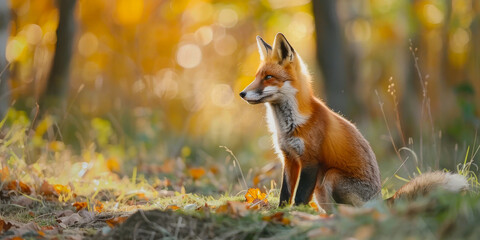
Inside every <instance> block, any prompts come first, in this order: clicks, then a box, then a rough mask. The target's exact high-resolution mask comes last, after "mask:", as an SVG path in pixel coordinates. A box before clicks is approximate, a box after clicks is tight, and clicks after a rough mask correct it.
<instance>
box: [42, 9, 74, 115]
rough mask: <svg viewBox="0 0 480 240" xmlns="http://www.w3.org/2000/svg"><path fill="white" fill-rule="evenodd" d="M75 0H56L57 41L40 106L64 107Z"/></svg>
mask: <svg viewBox="0 0 480 240" xmlns="http://www.w3.org/2000/svg"><path fill="white" fill-rule="evenodd" d="M75 4H76V0H57V6H58V9H59V13H60V17H59V22H58V28H57V43H56V44H55V55H54V57H53V64H52V69H51V70H50V76H49V78H48V80H47V86H46V92H45V94H44V96H43V97H42V99H41V105H40V108H41V109H42V108H43V110H45V109H50V108H58V107H60V108H61V109H62V108H65V107H66V106H65V102H66V101H64V100H65V99H64V98H65V97H66V95H67V94H68V90H69V87H70V81H69V73H70V60H71V57H72V45H73V36H74V33H75V28H76V27H75V19H74V10H75Z"/></svg>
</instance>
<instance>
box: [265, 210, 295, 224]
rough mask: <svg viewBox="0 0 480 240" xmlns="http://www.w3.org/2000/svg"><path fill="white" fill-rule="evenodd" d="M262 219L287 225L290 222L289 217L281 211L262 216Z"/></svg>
mask: <svg viewBox="0 0 480 240" xmlns="http://www.w3.org/2000/svg"><path fill="white" fill-rule="evenodd" d="M262 220H263V221H266V222H275V223H281V224H283V225H289V224H290V219H288V218H286V217H285V213H283V212H277V213H274V214H272V215H269V216H264V217H262Z"/></svg>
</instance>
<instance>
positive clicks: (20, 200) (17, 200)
mask: <svg viewBox="0 0 480 240" xmlns="http://www.w3.org/2000/svg"><path fill="white" fill-rule="evenodd" d="M12 203H14V204H17V205H20V206H23V207H29V206H30V205H32V204H33V200H32V199H31V198H29V197H26V196H23V195H20V196H15V197H12Z"/></svg>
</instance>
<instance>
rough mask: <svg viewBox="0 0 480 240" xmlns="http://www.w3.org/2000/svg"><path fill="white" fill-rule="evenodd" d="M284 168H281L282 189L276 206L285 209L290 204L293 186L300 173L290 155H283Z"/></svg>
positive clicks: (293, 190) (298, 167) (297, 165)
mask: <svg viewBox="0 0 480 240" xmlns="http://www.w3.org/2000/svg"><path fill="white" fill-rule="evenodd" d="M284 156H285V160H284V166H283V179H282V187H281V190H280V201H279V204H278V206H279V207H285V206H288V205H290V204H291V203H292V198H293V196H294V192H295V186H296V185H297V181H298V175H299V173H300V165H299V163H298V162H297V161H296V160H295V159H292V158H291V156H290V155H288V154H285V153H284Z"/></svg>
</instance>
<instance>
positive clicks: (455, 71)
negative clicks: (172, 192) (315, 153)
mask: <svg viewBox="0 0 480 240" xmlns="http://www.w3.org/2000/svg"><path fill="white" fill-rule="evenodd" d="M321 2H322V1H319V3H318V4H319V5H322V3H321ZM447 3H448V4H447ZM4 5H5V4H4ZM320 7H322V6H320ZM7 8H8V9H10V10H11V11H10V18H9V20H7V21H8V22H9V23H10V25H9V28H8V29H5V30H4V31H9V37H8V41H6V42H1V43H0V44H4V45H5V46H1V47H5V49H6V51H5V56H6V59H7V65H6V67H5V66H2V69H3V68H6V69H7V71H8V78H6V79H5V78H4V76H7V75H4V76H2V81H7V82H8V83H9V85H10V89H9V91H10V93H11V96H10V97H9V98H7V97H4V96H3V95H4V93H0V94H2V96H0V98H1V100H0V101H4V102H5V101H8V102H9V103H11V104H10V105H11V106H12V108H11V111H10V112H9V114H8V118H7V120H8V121H7V123H8V124H10V126H14V125H15V124H16V123H19V122H20V121H24V126H29V124H28V123H31V122H32V121H33V119H35V124H34V125H35V126H36V127H34V128H33V129H29V128H28V127H27V130H29V131H30V135H28V137H25V139H26V140H25V139H24V140H25V141H24V142H19V143H18V144H19V145H18V146H16V148H11V149H14V151H13V153H12V152H11V151H4V152H2V156H0V160H1V161H2V164H3V165H8V166H10V167H11V168H14V167H19V166H23V167H25V166H26V165H30V166H32V167H31V168H29V169H30V171H35V172H36V173H38V174H40V175H42V176H56V178H58V179H59V181H64V182H68V181H71V180H72V176H73V178H78V179H84V178H86V175H85V174H91V177H92V178H97V177H100V176H104V175H108V176H115V177H113V178H122V177H124V176H130V177H131V175H132V172H135V174H138V176H139V177H142V178H145V179H146V181H148V182H149V183H151V184H164V185H165V186H167V185H171V186H167V187H170V188H173V189H180V188H181V187H182V186H184V187H185V188H187V190H189V191H194V192H195V191H206V192H220V193H222V192H225V191H232V192H236V191H238V190H240V189H244V186H243V185H242V183H241V182H240V183H239V179H241V174H240V171H239V170H238V166H237V165H238V164H237V163H234V157H233V156H232V155H231V154H230V153H229V152H227V151H225V149H224V148H220V146H226V147H228V148H229V149H231V150H232V152H233V154H235V156H236V158H237V159H238V161H239V163H240V167H241V169H242V170H243V174H244V175H245V177H246V180H247V185H250V186H253V185H256V186H259V187H262V186H265V187H266V188H270V187H271V184H272V182H271V180H274V181H275V182H277V183H278V181H279V176H280V174H279V173H280V168H281V167H280V166H279V164H278V163H279V161H278V160H277V159H276V157H275V155H274V153H273V150H272V142H271V138H270V134H269V132H268V131H267V127H266V124H265V117H264V107H263V106H261V105H256V106H252V105H248V104H247V103H245V102H244V101H242V100H241V99H240V98H239V97H238V93H239V92H240V91H241V90H242V89H243V88H244V87H245V86H247V85H248V84H249V83H250V81H252V80H253V78H254V75H255V71H256V69H257V66H258V63H259V55H258V52H257V47H256V41H255V36H256V35H260V36H262V37H263V38H264V39H265V40H266V41H267V42H269V43H272V42H273V38H274V36H275V34H276V33H277V32H282V33H284V34H285V36H286V37H287V39H288V40H289V42H290V43H291V44H292V46H293V47H294V48H295V50H296V51H297V52H298V53H299V54H300V56H302V58H303V59H304V61H305V62H306V63H307V64H308V66H309V69H310V71H311V72H312V74H313V75H314V79H315V81H314V87H315V92H316V94H317V96H319V97H321V98H322V99H325V100H327V103H328V104H330V105H331V106H336V103H335V102H329V101H328V99H327V98H328V96H329V92H328V89H329V88H328V86H330V85H329V84H331V82H329V81H331V80H326V79H325V77H324V74H323V73H324V72H325V70H324V69H322V68H321V65H320V64H319V61H318V59H319V56H318V55H317V47H318V42H317V41H316V39H317V38H318V37H319V36H317V33H318V34H320V33H319V32H318V31H316V19H320V18H322V16H319V15H316V14H318V12H315V11H314V8H313V6H312V3H311V2H310V1H309V0H299V1H287V0H262V1H240V0H238V1H209V0H192V1H178V0H176V1H173V0H162V1H158V0H135V1H132V0H118V1H113V0H78V1H77V2H76V5H75V8H74V14H73V17H74V18H73V19H74V21H75V28H72V29H74V31H73V32H72V34H71V38H72V39H73V40H72V42H73V44H72V55H71V62H70V69H69V72H68V75H67V76H68V79H62V81H67V86H68V91H67V93H65V94H64V96H63V97H64V98H62V99H65V100H61V99H60V100H58V99H57V103H58V104H57V106H56V108H53V110H52V109H50V110H49V111H46V112H45V113H43V112H42V111H43V110H44V109H45V108H44V106H42V104H40V108H39V109H40V110H39V112H40V113H41V114H39V117H38V119H37V118H35V113H36V112H37V110H36V103H37V102H41V100H42V98H44V97H45V96H46V95H48V94H49V91H48V88H49V87H50V88H55V86H49V85H48V84H47V82H48V79H49V74H51V68H52V62H53V59H54V54H55V48H56V43H57V32H56V31H57V26H58V24H59V15H60V14H59V8H58V7H57V5H56V2H55V1H53V0H43V1H38V0H37V1H35V0H11V1H8V2H7V5H6V6H3V9H2V10H3V11H5V10H6V9H7ZM323 8H327V10H329V9H328V6H323ZM330 10H331V11H332V12H333V13H336V16H335V17H336V18H337V20H338V29H337V30H338V31H339V34H340V36H341V40H342V41H341V48H342V52H340V53H338V54H337V53H333V54H337V55H338V56H340V57H341V58H343V59H345V65H344V68H343V69H341V70H340V71H343V72H345V73H347V76H348V81H347V88H345V89H341V91H339V92H337V93H336V94H340V96H341V97H342V98H344V99H346V101H347V102H346V103H345V105H346V106H348V107H347V108H344V109H334V110H336V111H340V112H341V113H342V114H343V115H344V116H345V117H346V118H347V119H350V120H352V121H353V122H355V123H356V124H357V125H358V126H359V128H360V130H361V132H362V133H363V134H364V135H365V136H366V138H367V139H368V140H369V141H370V142H371V144H372V147H373V148H374V151H375V152H376V154H377V158H378V161H379V164H380V166H381V169H382V177H383V178H386V177H391V175H392V174H393V172H394V171H395V170H396V169H397V168H398V167H399V166H400V163H401V161H400V160H399V159H398V158H397V155H396V154H395V151H394V147H393V146H392V142H391V140H390V134H389V130H388V129H387V126H389V129H390V132H391V136H392V138H393V141H394V143H395V144H396V145H395V147H396V148H397V149H400V148H401V147H409V148H411V149H412V150H414V151H415V152H416V154H417V156H416V157H417V159H418V160H419V161H420V160H421V161H422V162H421V165H420V166H421V167H422V170H428V169H432V168H433V169H437V168H440V169H442V168H448V169H451V170H455V168H456V165H457V164H458V163H459V162H460V161H463V158H464V157H465V154H466V149H467V148H468V146H469V145H473V144H474V143H473V141H474V138H475V136H476V130H477V128H478V126H479V124H480V121H479V111H480V94H479V92H480V17H479V16H480V14H479V13H480V2H479V1H475V0H453V1H440V0H431V1H427V0H425V1H420V0H415V1H400V0H370V1H353V2H352V1H345V0H342V1H336V8H335V6H334V8H333V9H330ZM334 15H335V14H334ZM6 19H7V18H3V19H2V21H5V20H6ZM322 32H323V33H328V31H327V30H325V31H322ZM324 47H326V48H328V46H324ZM412 52H413V53H415V56H416V58H417V60H418V64H417V65H415V61H414V59H415V57H413V56H412ZM325 54H327V53H325ZM328 54H332V53H328ZM416 66H417V67H418V68H419V71H418V70H417V69H416ZM419 75H420V76H421V77H422V79H423V80H422V81H424V82H422V81H421V80H420V79H419ZM421 83H424V84H425V86H426V89H427V95H426V96H427V97H426V98H424V97H423V96H424V95H423V91H422V87H421V85H422V84H421ZM375 92H377V93H378V96H377V94H376V93H375ZM342 94H343V95H342ZM422 101H424V102H423V103H422ZM379 103H384V104H383V105H382V106H383V109H384V113H385V116H386V122H387V124H386V123H385V121H384V118H383V114H382V111H381V109H382V108H381V104H379ZM397 104H398V105H397ZM422 106H424V107H422ZM14 109H15V110H14ZM395 109H398V112H397V111H396V110H395ZM397 114H398V115H397ZM397 116H399V117H397ZM398 119H400V120H398ZM399 126H400V127H399ZM23 143H25V144H26V146H28V149H29V150H24V148H23ZM20 145H22V146H20ZM15 153H16V155H18V159H17V160H12V158H14V157H12V156H13V154H15ZM401 155H402V157H403V158H406V157H409V156H410V158H411V159H413V157H412V155H411V154H410V153H409V152H408V151H401ZM412 161H413V160H412ZM52 165H53V166H56V167H54V168H52V167H50V166H52ZM406 166H407V168H405V169H403V170H402V171H401V172H399V174H400V175H402V176H403V177H408V176H409V175H410V174H412V173H413V172H415V171H416V170H415V166H417V165H416V164H415V163H413V162H412V164H410V165H409V164H407V165H406ZM31 169H34V170H31ZM65 169H68V171H65ZM87 170H88V171H87ZM192 170H194V171H192ZM195 170H197V171H200V172H201V173H202V174H200V175H201V176H202V177H196V175H195V174H196V173H198V172H196V171H195ZM202 171H204V172H202ZM18 174H19V175H22V174H23V175H29V173H28V171H27V172H19V173H18ZM197 178H198V179H197ZM192 179H193V180H192ZM166 180H169V181H171V182H172V183H166V182H162V181H166ZM198 181H203V183H208V184H198ZM394 181H398V180H394ZM390 183H391V184H394V182H390ZM205 185H207V186H209V187H205ZM274 185H275V184H274ZM212 189H213V190H212Z"/></svg>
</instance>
